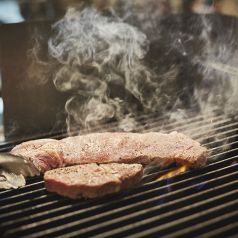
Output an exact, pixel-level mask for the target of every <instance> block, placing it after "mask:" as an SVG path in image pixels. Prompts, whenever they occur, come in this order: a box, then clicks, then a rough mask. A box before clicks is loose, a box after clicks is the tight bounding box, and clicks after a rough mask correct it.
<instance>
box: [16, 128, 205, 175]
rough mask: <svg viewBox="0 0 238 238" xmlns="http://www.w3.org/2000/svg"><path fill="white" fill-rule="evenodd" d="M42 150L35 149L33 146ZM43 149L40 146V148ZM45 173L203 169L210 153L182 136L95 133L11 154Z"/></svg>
mask: <svg viewBox="0 0 238 238" xmlns="http://www.w3.org/2000/svg"><path fill="white" fill-rule="evenodd" d="M34 143H36V144H37V145H38V146H37V147H36V148H34V147H33V146H32V144H34ZM39 145H40V146H39ZM11 153H13V154H15V155H19V156H22V157H24V158H26V159H27V160H30V161H32V162H33V163H34V165H35V166H36V167H37V168H38V169H39V170H40V171H41V172H45V171H47V170H50V169H53V168H59V167H65V166H68V165H76V164H88V163H128V164H131V163H139V164H157V165H160V166H161V167H165V166H168V165H170V164H172V163H174V162H175V163H177V164H186V165H189V166H191V167H199V166H203V165H204V164H205V163H206V160H207V149H206V148H205V147H203V146H201V145H200V143H198V142H196V141H194V140H192V139H191V138H189V137H187V136H185V135H184V134H182V133H178V132H172V133H169V134H164V133H158V132H151V133H144V134H141V133H113V132H106V133H93V134H88V135H82V136H75V137H68V138H65V139H63V140H52V141H44V140H40V142H39V141H38V140H36V141H31V142H25V143H22V144H20V145H18V146H16V147H15V148H13V150H12V151H11Z"/></svg>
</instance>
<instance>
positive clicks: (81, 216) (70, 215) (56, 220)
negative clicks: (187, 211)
mask: <svg viewBox="0 0 238 238" xmlns="http://www.w3.org/2000/svg"><path fill="white" fill-rule="evenodd" d="M236 170H237V169H236ZM237 174H238V171H235V172H232V173H230V174H228V175H227V174H226V175H223V176H222V177H219V178H216V179H212V180H210V181H209V182H207V181H206V183H205V184H206V185H207V186H208V184H211V185H210V186H212V184H213V185H214V184H216V183H218V184H219V181H220V182H221V183H222V182H223V181H226V180H227V179H228V180H229V181H230V180H232V179H233V176H237ZM229 184H230V185H229ZM234 184H238V181H232V182H231V183H228V184H226V185H225V186H227V187H228V188H229V186H233V185H234ZM216 185H217V184H216ZM171 187H172V186H171ZM196 187H197V184H195V185H192V186H189V187H185V188H183V189H182V190H180V192H178V191H174V192H171V193H170V194H165V195H163V193H162V194H161V195H162V196H164V197H168V196H173V195H176V194H177V196H176V197H172V198H171V199H174V198H177V197H178V194H179V193H181V196H182V197H183V195H184V193H183V192H184V191H186V190H187V194H190V192H192V191H191V188H193V189H194V191H196ZM160 189H161V190H162V189H163V188H162V187H161V188H160ZM194 191H193V192H194ZM223 191H224V188H223V190H222V191H221V192H223ZM165 192H166V193H168V190H166V191H165ZM211 192H213V193H214V189H212V190H211ZM157 195H158V194H157ZM141 200H142V201H140V204H136V205H134V203H133V199H132V203H133V204H132V205H130V207H125V206H123V207H122V206H120V205H119V206H115V204H114V206H113V207H120V211H123V210H125V209H126V210H127V212H128V211H129V208H131V207H136V206H137V207H138V209H139V208H140V206H141V204H143V205H144V206H145V205H146V204H147V203H148V201H144V202H143V200H144V196H141ZM156 200H158V198H157V197H154V196H153V197H152V201H156ZM99 209H101V208H99ZM74 210H75V208H74V209H73V211H74ZM116 210H117V209H116ZM116 210H113V211H112V212H111V211H109V217H114V215H113V213H115V211H116ZM152 210H153V208H152ZM73 211H71V213H70V214H66V213H64V215H61V216H57V217H55V216H54V217H53V218H52V219H44V220H42V221H40V222H38V228H40V226H41V225H42V227H41V229H42V230H43V231H42V232H43V233H44V232H45V229H44V225H47V224H48V229H47V232H50V230H51V229H50V228H49V224H51V225H53V221H55V223H57V224H60V223H61V222H64V220H65V219H66V218H67V219H70V220H72V216H74V217H75V216H76V215H80V218H81V219H80V223H81V222H83V213H82V212H79V211H74V212H73ZM149 211H150V209H147V212H149ZM86 212H87V211H86ZM91 212H92V211H91ZM97 212H98V211H97ZM101 212H102V211H101ZM139 212H141V211H139ZM143 212H144V211H142V213H143ZM104 214H105V213H104V211H103V213H101V215H104ZM132 215H133V214H132ZM134 216H138V214H137V213H135V215H134ZM70 217H71V218H70ZM128 217H129V216H128V215H127V217H123V219H126V218H128ZM96 218H98V216H93V217H90V218H89V219H91V220H94V219H96ZM60 219H61V222H60ZM119 219H120V220H121V219H122V218H119ZM111 221H112V220H110V222H111ZM78 222H79V221H76V223H78ZM95 222H96V221H94V222H93V223H94V224H97V223H95ZM115 222H116V221H115ZM73 223H74V222H73V221H72V222H71V223H69V224H67V225H64V229H65V228H66V227H67V226H70V227H71V226H72V224H73ZM24 228H27V229H28V232H31V229H30V228H34V223H33V224H29V225H26V227H24V226H22V227H21V230H23V229H24ZM55 229H57V228H53V230H55ZM58 229H60V227H59V228H58ZM90 230H92V227H90Z"/></svg>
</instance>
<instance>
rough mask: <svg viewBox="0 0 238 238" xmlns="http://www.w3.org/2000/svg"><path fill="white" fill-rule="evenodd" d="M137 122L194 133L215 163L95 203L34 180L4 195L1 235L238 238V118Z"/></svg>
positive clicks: (155, 172) (146, 127)
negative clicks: (64, 194)
mask: <svg viewBox="0 0 238 238" xmlns="http://www.w3.org/2000/svg"><path fill="white" fill-rule="evenodd" d="M139 121H140V124H141V125H140V126H138V127H137V130H138V131H161V130H162V131H172V130H178V131H181V132H183V133H185V134H189V135H191V137H192V138H194V139H196V140H198V141H200V142H202V144H204V145H205V146H207V147H208V148H209V153H210V155H209V161H210V163H209V164H208V165H207V166H206V167H204V168H202V169H200V170H196V171H187V172H184V173H182V174H179V175H177V176H174V177H172V178H169V179H164V180H158V179H157V178H159V177H160V176H161V175H163V174H165V173H167V172H168V171H170V170H173V169H174V168H169V169H166V170H163V171H161V170H159V168H152V169H150V172H149V173H148V174H147V175H145V176H144V178H143V181H142V185H140V186H139V187H136V188H134V189H130V190H128V191H124V192H122V193H119V194H114V195H111V196H108V197H105V198H102V199H94V200H83V199H81V200H70V199H67V198H63V197H60V196H58V195H55V194H52V193H48V192H47V191H46V190H45V188H44V183H43V181H42V178H30V179H28V184H27V185H26V186H25V187H23V188H20V189H17V190H7V191H1V192H0V227H1V230H2V231H3V233H2V237H84V238H85V237H111V236H116V237H167V238H169V237H230V236H231V237H237V236H238V222H237V221H238V209H237V207H238V199H237V197H238V179H237V178H238V164H237V161H238V146H237V145H238V120H235V118H232V117H227V116H225V115H218V116H210V117H206V118H203V117H202V116H197V117H191V118H189V119H187V120H185V121H182V122H172V123H170V124H166V120H162V119H161V120H158V118H156V117H155V116H152V117H148V116H147V117H146V116H142V117H141V118H140V120H139ZM94 130H95V131H104V130H107V131H109V130H110V131H115V130H117V128H116V126H115V125H113V124H111V125H110V126H104V127H100V128H95V129H94ZM85 133H86V131H85ZM9 147H10V146H9V145H5V146H4V147H3V148H2V151H4V150H7V149H9Z"/></svg>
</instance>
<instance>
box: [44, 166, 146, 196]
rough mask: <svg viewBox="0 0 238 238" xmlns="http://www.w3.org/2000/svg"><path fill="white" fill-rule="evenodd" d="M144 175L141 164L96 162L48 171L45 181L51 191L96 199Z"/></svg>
mask: <svg viewBox="0 0 238 238" xmlns="http://www.w3.org/2000/svg"><path fill="white" fill-rule="evenodd" d="M142 176H143V167H142V165H140V164H130V165H128V164H116V163H111V164H100V165H98V164H95V163H92V164H84V165H75V166H70V167H66V168H58V169H54V170H51V171H47V172H46V173H45V174H44V180H45V186H46V189H47V190H49V191H51V192H56V193H58V194H60V195H63V196H66V197H70V198H77V197H85V198H95V197H102V196H105V195H107V194H111V193H115V192H119V191H121V190H122V189H125V188H129V187H132V186H134V185H135V184H137V183H139V181H140V180H141V178H142Z"/></svg>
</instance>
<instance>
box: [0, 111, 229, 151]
mask: <svg viewBox="0 0 238 238" xmlns="http://www.w3.org/2000/svg"><path fill="white" fill-rule="evenodd" d="M191 113H192V112H191ZM225 117H226V116H225V115H224V114H220V115H215V114H214V113H211V114H210V115H208V116H207V117H206V118H204V116H203V115H196V116H191V117H189V118H185V119H183V121H182V122H181V121H171V122H169V123H168V120H166V118H167V119H168V118H169V116H168V115H165V116H161V117H157V113H152V114H149V115H141V116H138V117H137V118H136V120H137V121H138V122H140V124H142V125H141V126H140V125H139V126H138V127H140V129H141V130H143V129H144V126H146V125H143V124H145V123H148V124H149V123H150V125H151V123H153V124H159V122H163V120H164V121H165V122H164V123H162V125H164V124H165V123H166V126H170V127H175V126H179V125H182V124H184V123H186V124H187V123H193V122H196V121H204V120H208V121H209V120H210V121H211V122H212V121H216V120H219V119H222V118H225ZM155 119H156V121H155ZM117 124H118V123H117V122H110V123H106V124H102V125H96V126H94V127H92V128H90V130H88V129H82V130H80V128H77V129H76V130H75V131H73V132H71V133H72V135H77V134H78V133H79V132H80V134H86V133H89V132H94V131H97V132H98V131H105V130H109V129H111V130H112V131H115V130H118V129H119V128H118V126H117ZM138 127H137V128H138ZM162 127H163V126H162ZM67 136H68V133H67V132H62V131H61V132H58V133H57V132H56V133H54V134H49V133H41V134H38V135H35V136H31V137H27V138H24V137H23V138H22V139H21V140H18V141H16V140H9V141H7V142H4V143H0V151H9V150H10V149H11V148H12V147H13V146H15V145H16V144H19V143H21V142H23V141H26V140H34V139H39V138H49V137H50V138H54V139H58V138H63V137H67Z"/></svg>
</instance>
